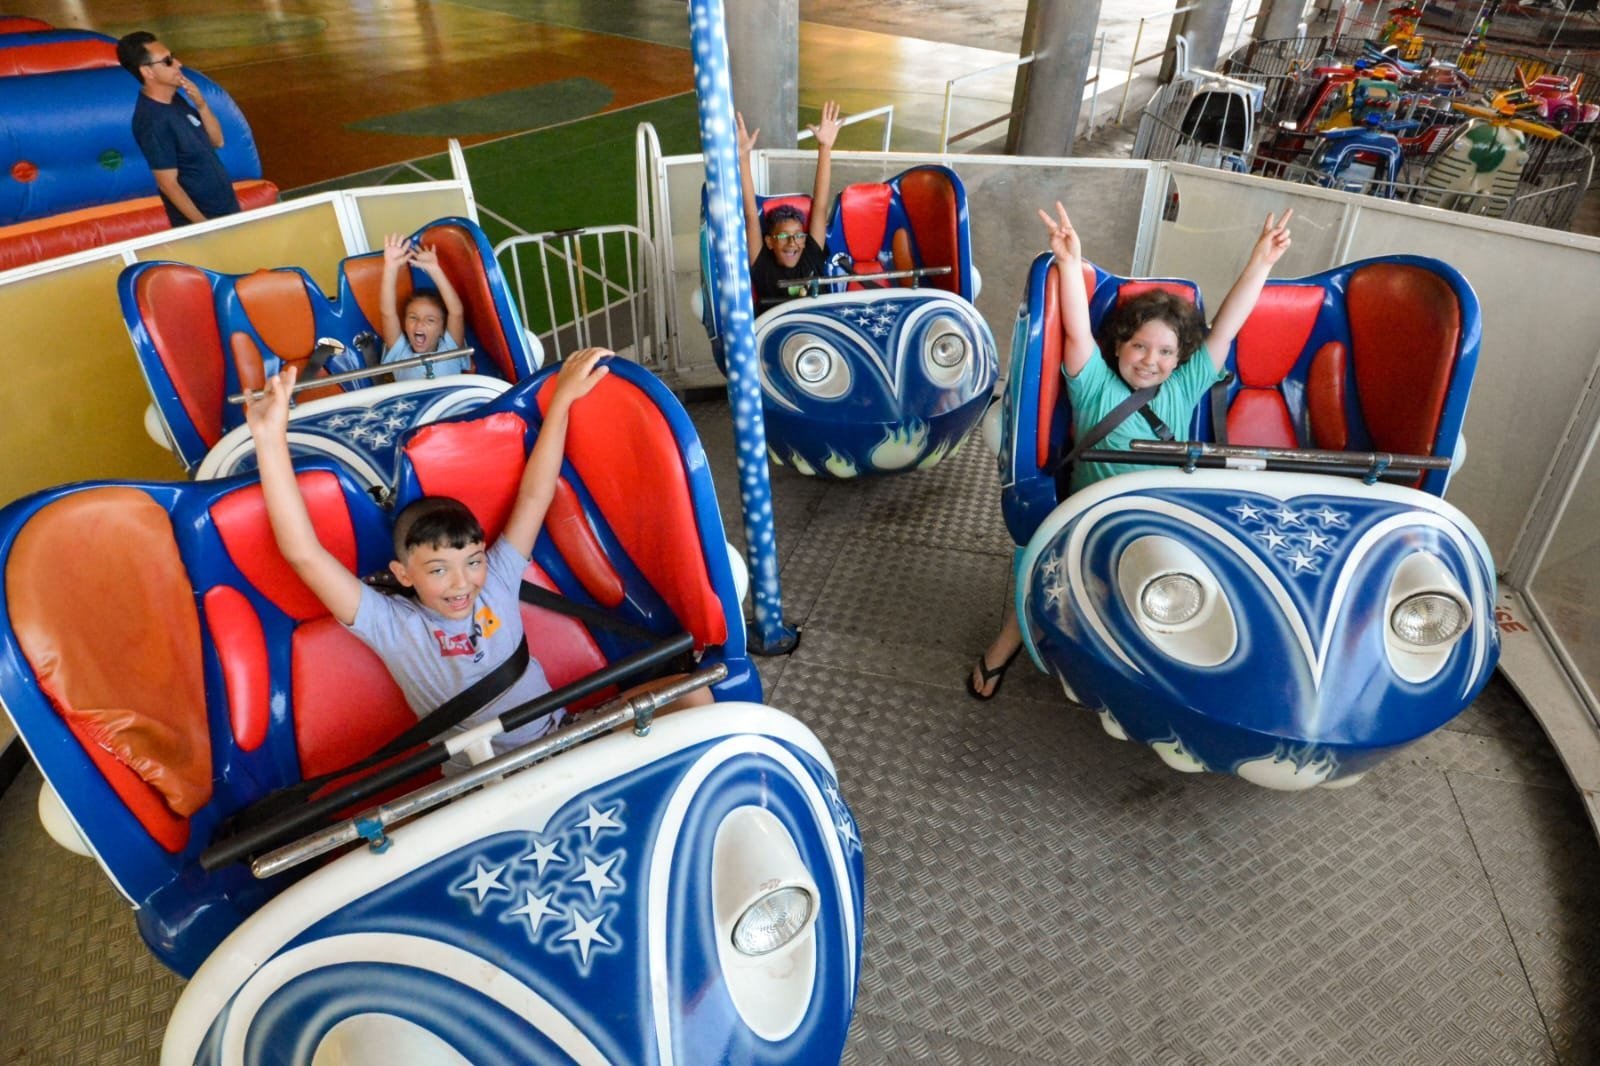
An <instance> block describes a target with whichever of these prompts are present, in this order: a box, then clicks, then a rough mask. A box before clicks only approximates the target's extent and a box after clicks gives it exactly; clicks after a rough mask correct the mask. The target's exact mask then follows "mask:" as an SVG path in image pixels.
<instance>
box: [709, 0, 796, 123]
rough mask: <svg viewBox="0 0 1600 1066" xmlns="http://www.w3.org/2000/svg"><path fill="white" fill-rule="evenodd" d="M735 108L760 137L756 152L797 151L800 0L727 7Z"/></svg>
mask: <svg viewBox="0 0 1600 1066" xmlns="http://www.w3.org/2000/svg"><path fill="white" fill-rule="evenodd" d="M727 19H728V65H729V68H730V72H731V73H732V75H733V103H734V106H735V107H737V108H738V109H739V110H740V111H741V112H743V114H744V121H745V125H747V126H748V127H750V128H751V129H753V130H754V129H759V130H760V131H761V139H760V140H759V141H757V142H756V147H757V148H793V147H794V146H795V133H796V132H797V130H796V127H795V115H796V113H797V112H798V111H799V109H800V0H735V2H734V3H731V4H728V5H727Z"/></svg>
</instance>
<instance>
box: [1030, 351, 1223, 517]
mask: <svg viewBox="0 0 1600 1066" xmlns="http://www.w3.org/2000/svg"><path fill="white" fill-rule="evenodd" d="M1062 373H1063V375H1065V373H1066V371H1065V369H1063V370H1062ZM1219 377H1221V372H1220V371H1218V370H1217V368H1216V367H1214V366H1212V365H1211V353H1210V352H1208V351H1207V350H1206V346H1205V345H1203V344H1202V345H1201V346H1200V350H1199V351H1197V352H1195V353H1194V355H1193V356H1191V357H1190V358H1189V360H1188V362H1186V363H1184V364H1183V365H1182V366H1180V367H1178V369H1176V370H1174V371H1173V372H1172V376H1171V377H1169V378H1167V380H1166V381H1163V382H1162V383H1161V388H1160V389H1159V390H1158V391H1157V392H1156V394H1155V396H1154V397H1152V398H1151V400H1150V409H1151V410H1152V411H1154V412H1155V413H1156V417H1158V418H1160V419H1161V421H1163V422H1165V423H1166V424H1167V426H1168V427H1169V428H1170V429H1171V430H1172V432H1173V433H1175V434H1177V435H1178V438H1179V439H1180V440H1181V439H1182V438H1183V437H1184V435H1185V434H1187V433H1188V431H1189V422H1190V419H1191V418H1192V417H1193V416H1194V408H1195V405H1196V404H1198V403H1199V402H1200V398H1201V397H1202V396H1204V395H1205V394H1206V390H1208V389H1209V388H1211V385H1212V383H1213V382H1215V381H1216V380H1217V379H1218V378H1219ZM1132 393H1133V390H1132V389H1130V388H1128V383H1127V382H1125V381H1123V380H1122V378H1120V377H1119V376H1117V372H1116V371H1114V370H1112V369H1111V366H1110V365H1109V364H1108V363H1107V362H1106V361H1105V360H1104V359H1103V358H1101V356H1100V349H1099V348H1096V349H1095V350H1094V354H1093V355H1091V356H1090V357H1089V361H1088V362H1087V363H1085V364H1084V366H1083V369H1082V370H1079V371H1078V376H1077V377H1067V399H1068V401H1069V402H1070V403H1071V404H1072V437H1073V439H1074V440H1077V439H1078V438H1079V437H1080V436H1082V435H1083V434H1085V433H1087V432H1089V430H1091V429H1093V428H1094V427H1095V426H1096V425H1098V424H1099V422H1100V420H1101V419H1102V418H1104V417H1106V416H1107V415H1109V414H1110V413H1111V412H1112V411H1115V410H1116V409H1117V405H1118V404H1120V403H1122V401H1124V400H1126V399H1127V398H1128V397H1129V396H1130V395H1131V394H1132ZM1156 439H1157V438H1156V435H1155V434H1154V433H1153V432H1151V430H1150V423H1148V422H1146V421H1145V420H1144V416H1143V415H1141V414H1140V413H1139V412H1137V411H1135V412H1134V413H1133V414H1131V415H1129V416H1128V417H1127V418H1125V419H1123V420H1122V424H1121V425H1119V426H1117V427H1116V428H1115V429H1113V430H1112V431H1111V432H1110V433H1108V434H1106V435H1105V437H1104V438H1102V439H1101V441H1100V443H1098V444H1096V445H1095V447H1096V448H1112V449H1120V450H1124V451H1125V450H1127V447H1128V442H1129V441H1135V440H1156ZM1155 469H1158V468H1157V467H1154V466H1151V465H1149V464H1135V463H1086V462H1083V461H1082V460H1079V461H1078V462H1077V463H1074V464H1073V467H1072V491H1073V492H1077V491H1078V490H1079V489H1081V488H1085V487H1087V486H1089V485H1093V484H1094V483H1095V482H1096V481H1100V480H1101V479H1103V478H1108V477H1111V476H1112V475H1113V474H1126V473H1128V472H1130V471H1133V470H1155Z"/></svg>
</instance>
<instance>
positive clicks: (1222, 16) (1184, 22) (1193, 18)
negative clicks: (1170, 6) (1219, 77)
mask: <svg viewBox="0 0 1600 1066" xmlns="http://www.w3.org/2000/svg"><path fill="white" fill-rule="evenodd" d="M1188 2H1198V3H1199V5H1200V6H1199V7H1197V8H1196V9H1195V10H1193V11H1185V12H1184V13H1183V14H1181V15H1177V16H1175V17H1174V18H1173V20H1172V30H1171V32H1169V33H1168V34H1167V50H1168V52H1169V53H1172V54H1169V55H1168V56H1167V58H1165V59H1163V60H1162V61H1161V83H1162V84H1163V85H1165V84H1166V83H1167V82H1169V81H1171V80H1172V76H1173V74H1174V73H1176V71H1177V59H1176V54H1175V53H1173V43H1174V42H1175V41H1176V40H1177V39H1178V35H1179V34H1182V35H1183V36H1185V37H1187V38H1188V39H1189V67H1190V69H1199V70H1216V69H1217V64H1218V63H1219V62H1220V60H1219V56H1220V55H1221V53H1222V45H1223V38H1224V37H1225V36H1226V35H1227V32H1228V0H1186V2H1185V3H1181V4H1179V5H1177V6H1179V7H1186V6H1188Z"/></svg>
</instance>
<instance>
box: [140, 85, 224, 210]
mask: <svg viewBox="0 0 1600 1066" xmlns="http://www.w3.org/2000/svg"><path fill="white" fill-rule="evenodd" d="M133 139H134V140H135V141H137V142H138V144H139V150H140V151H141V152H143V153H144V161H145V162H146V163H148V164H149V165H150V169H151V170H176V171H177V172H178V184H179V185H180V186H182V187H183V191H184V192H186V193H188V194H189V199H191V200H193V201H194V205H195V206H196V207H198V208H199V209H200V213H201V214H202V215H205V216H206V217H207V218H217V217H218V216H220V215H231V214H233V213H234V212H235V211H238V210H239V198H238V197H237V196H235V195H234V194H233V183H232V182H231V181H229V180H228V171H227V170H226V169H225V168H224V167H223V165H222V160H221V159H219V158H217V150H216V149H215V148H213V147H211V138H209V137H207V136H206V131H205V127H204V126H203V125H201V123H200V114H199V112H197V111H196V110H195V109H194V108H193V107H191V106H190V105H189V101H187V100H185V99H184V98H183V96H182V94H179V95H177V96H174V97H173V98H172V102H171V103H170V104H163V103H160V102H158V101H155V100H152V99H151V98H150V97H148V96H146V95H145V94H144V93H140V94H139V102H138V103H136V104H134V105H133ZM161 203H162V204H163V205H164V206H165V207H166V209H167V220H168V221H169V222H171V223H172V224H173V225H174V226H186V225H188V223H189V220H188V219H187V218H184V217H183V215H182V213H180V212H179V211H178V209H177V208H176V207H174V206H173V205H172V201H171V200H168V199H167V198H166V196H164V195H163V196H162V197H161Z"/></svg>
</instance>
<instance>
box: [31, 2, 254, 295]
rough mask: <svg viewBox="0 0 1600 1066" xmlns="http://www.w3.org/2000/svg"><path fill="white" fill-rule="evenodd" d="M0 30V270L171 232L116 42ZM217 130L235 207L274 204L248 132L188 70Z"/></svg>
mask: <svg viewBox="0 0 1600 1066" xmlns="http://www.w3.org/2000/svg"><path fill="white" fill-rule="evenodd" d="M8 21H10V22H11V23H12V24H13V25H16V26H18V28H17V29H16V30H14V31H12V32H6V25H5V24H3V23H0V86H3V89H0V146H3V148H0V270H6V269H9V268H12V267H18V266H24V265H26V264H28V263H33V262H38V261H39V260H41V259H48V258H51V257H54V256H59V255H67V254H69V253H71V252H76V251H81V250H83V249H85V248H94V247H98V246H100V245H103V244H111V243H114V242H116V241H120V240H126V239H128V238H130V237H138V236H142V235H144V234H146V233H154V232H156V231H157V230H162V229H166V228H167V226H168V223H167V215H166V211H165V210H164V209H163V208H162V206H161V200H160V198H159V197H158V196H157V195H156V186H155V179H154V178H153V177H151V175H150V169H149V167H148V166H146V165H145V161H144V156H143V155H142V154H141V153H140V151H139V146H138V144H136V143H135V142H134V140H133V132H132V129H131V126H130V123H131V120H132V117H133V104H134V98H135V97H136V96H137V95H138V91H139V90H138V86H137V85H136V84H135V83H134V81H133V79H131V78H130V77H128V74H127V72H126V71H124V70H123V69H122V68H121V67H120V66H118V65H117V56H116V41H115V40H114V39H113V38H110V37H107V36H105V35H104V34H99V33H91V32H89V31H86V30H54V29H49V28H48V27H46V28H36V27H35V25H34V24H35V22H36V20H8ZM187 73H188V75H189V78H190V79H191V80H192V81H193V82H194V83H195V85H197V86H198V87H199V88H200V91H201V92H202V93H204V94H205V97H206V99H207V100H208V101H209V102H210V104H211V108H212V111H213V112H214V113H215V114H216V116H217V119H218V121H219V122H221V124H222V130H223V136H224V139H225V141H224V144H223V146H222V148H221V149H219V155H220V157H221V159H222V163H223V165H224V166H225V167H226V168H227V170H228V173H229V174H230V175H231V176H232V177H233V179H234V189H235V192H236V193H237V194H238V196H239V203H240V206H242V207H244V208H246V209H249V208H252V207H262V206H264V205H266V204H270V203H275V202H276V201H277V199H278V189H277V186H275V185H273V184H272V183H271V182H268V181H263V180H262V179H261V160H260V158H259V157H258V156H257V154H256V146H255V141H254V139H253V138H252V137H251V135H250V127H249V125H248V124H247V123H246V122H245V118H244V115H243V114H242V113H241V112H240V110H239V108H238V106H237V105H236V104H234V102H233V100H232V99H230V98H229V96H228V94H227V93H225V92H224V91H223V90H222V89H221V88H220V87H219V86H217V84H216V83H215V82H212V81H211V80H210V79H208V78H206V77H205V75H203V74H200V73H199V72H197V71H194V70H188V71H187Z"/></svg>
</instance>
